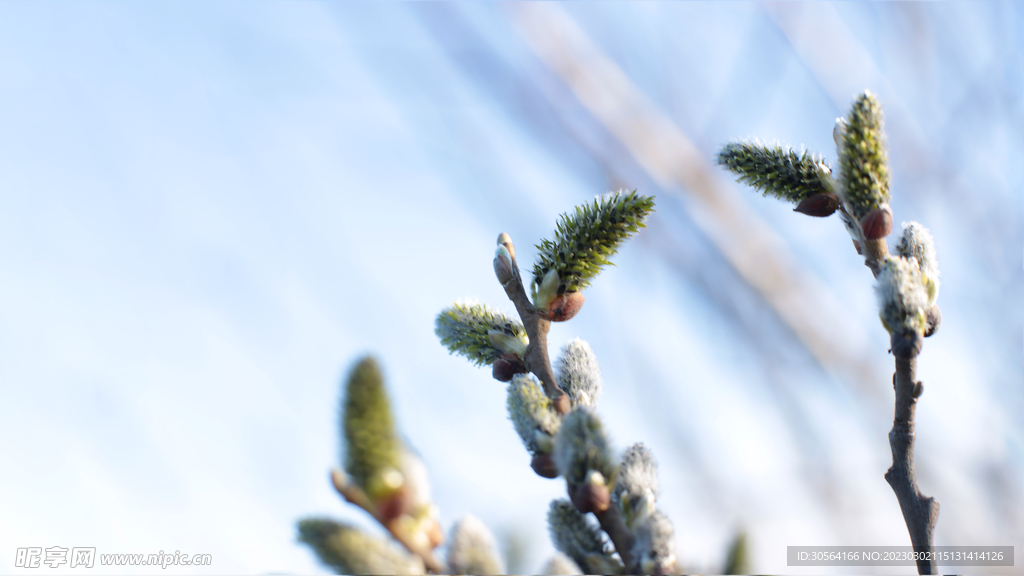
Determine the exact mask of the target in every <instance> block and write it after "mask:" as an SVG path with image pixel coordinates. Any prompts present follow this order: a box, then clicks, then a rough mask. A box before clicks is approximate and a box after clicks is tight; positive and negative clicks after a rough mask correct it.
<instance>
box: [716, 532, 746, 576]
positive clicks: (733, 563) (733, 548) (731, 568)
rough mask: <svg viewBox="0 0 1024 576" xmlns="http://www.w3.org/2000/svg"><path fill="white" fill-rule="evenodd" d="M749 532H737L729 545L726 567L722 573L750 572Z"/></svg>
mask: <svg viewBox="0 0 1024 576" xmlns="http://www.w3.org/2000/svg"><path fill="white" fill-rule="evenodd" d="M747 548H749V545H748V544H747V533H746V532H743V531H742V530H741V531H740V532H739V533H737V534H736V536H735V537H734V538H733V540H732V544H730V545H729V552H728V554H726V557H725V567H724V568H723V569H722V574H750V572H751V570H750V560H749V553H748V552H747Z"/></svg>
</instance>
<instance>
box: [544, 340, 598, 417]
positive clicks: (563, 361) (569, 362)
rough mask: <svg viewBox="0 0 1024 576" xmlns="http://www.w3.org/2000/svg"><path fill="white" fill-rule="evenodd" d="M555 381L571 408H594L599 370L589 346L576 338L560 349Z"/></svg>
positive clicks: (556, 362) (556, 363)
mask: <svg viewBox="0 0 1024 576" xmlns="http://www.w3.org/2000/svg"><path fill="white" fill-rule="evenodd" d="M555 381H556V382H557V383H558V387H559V388H561V389H562V391H563V392H565V393H566V394H568V395H569V400H571V401H572V405H573V406H596V405H597V398H598V397H599V396H600V395H601V370H600V369H599V368H598V366H597V358H596V357H595V356H594V351H593V350H592V349H591V348H590V344H587V343H586V342H585V341H583V340H581V339H579V338H576V339H574V340H570V341H569V342H567V343H566V344H565V346H563V347H562V353H561V354H560V355H559V356H558V359H557V360H556V361H555Z"/></svg>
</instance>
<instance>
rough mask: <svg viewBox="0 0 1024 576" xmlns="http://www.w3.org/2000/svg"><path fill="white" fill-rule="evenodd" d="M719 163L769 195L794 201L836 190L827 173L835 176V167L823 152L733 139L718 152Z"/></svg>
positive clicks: (746, 182)
mask: <svg viewBox="0 0 1024 576" xmlns="http://www.w3.org/2000/svg"><path fill="white" fill-rule="evenodd" d="M718 163H719V164H720V165H722V166H725V167H726V168H728V169H729V170H730V171H732V172H733V173H734V174H737V175H738V176H739V178H738V179H737V181H739V182H743V183H745V184H749V185H750V186H752V187H753V188H754V189H755V190H758V191H759V192H762V193H763V194H764V195H765V196H768V195H771V196H774V197H775V198H778V199H780V200H788V201H790V202H793V203H794V204H797V203H800V202H801V201H803V200H807V199H809V198H811V197H813V196H817V195H819V194H830V193H831V192H832V189H831V188H830V187H829V186H828V184H827V182H826V180H825V175H829V177H830V176H831V174H832V169H831V168H830V167H829V165H828V164H827V163H826V162H825V161H824V160H823V159H822V158H821V157H820V156H818V155H816V154H811V153H810V152H802V153H800V154H797V152H796V151H795V150H793V149H791V148H783V147H781V146H779V145H777V144H775V145H764V144H761V143H759V142H732V143H730V144H726V145H725V147H724V148H722V151H721V152H719V153H718ZM834 210H835V209H834V208H833V211H834ZM829 214H831V212H829ZM814 215H827V214H814Z"/></svg>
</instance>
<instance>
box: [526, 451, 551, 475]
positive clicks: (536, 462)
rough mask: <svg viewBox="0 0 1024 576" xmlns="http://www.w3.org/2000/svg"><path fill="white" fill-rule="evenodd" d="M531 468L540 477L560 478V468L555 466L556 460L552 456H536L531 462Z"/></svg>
mask: <svg viewBox="0 0 1024 576" xmlns="http://www.w3.org/2000/svg"><path fill="white" fill-rule="evenodd" d="M530 468H533V471H534V472H536V473H537V475H538V476H543V477H544V478H558V466H555V459H554V458H552V457H551V455H550V454H534V456H533V459H532V460H530Z"/></svg>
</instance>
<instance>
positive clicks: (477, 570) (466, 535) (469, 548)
mask: <svg viewBox="0 0 1024 576" xmlns="http://www.w3.org/2000/svg"><path fill="white" fill-rule="evenodd" d="M448 570H449V572H450V573H451V574H500V573H501V572H502V569H501V563H500V562H499V561H498V556H497V554H496V553H495V546H494V536H492V535H491V531H490V530H488V529H487V526H485V525H484V523H483V522H481V521H480V520H479V519H478V518H477V517H476V516H473V515H472V514H466V515H465V516H463V517H462V519H461V520H459V521H458V522H457V523H456V524H455V526H453V527H452V533H451V538H450V539H449V543H448Z"/></svg>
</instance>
